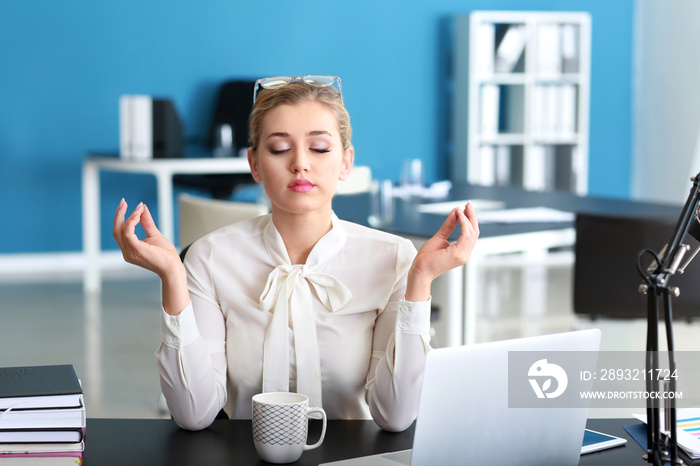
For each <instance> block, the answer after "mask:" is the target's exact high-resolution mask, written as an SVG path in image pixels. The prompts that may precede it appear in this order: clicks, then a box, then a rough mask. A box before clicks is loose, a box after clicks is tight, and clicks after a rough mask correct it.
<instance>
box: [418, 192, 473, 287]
mask: <svg viewBox="0 0 700 466" xmlns="http://www.w3.org/2000/svg"><path fill="white" fill-rule="evenodd" d="M458 223H459V226H460V228H461V234H460V235H459V238H458V239H457V241H456V242H454V243H450V242H449V241H448V238H449V236H450V234H452V231H453V230H454V229H455V227H456V226H457V224H458ZM478 237H479V222H478V221H477V218H476V212H475V211H474V206H473V205H472V204H471V203H470V202H468V203H467V205H466V206H465V207H464V210H461V209H458V208H455V209H454V210H453V211H452V212H450V214H449V216H448V217H447V219H446V220H445V222H444V223H443V224H442V226H441V227H440V230H438V232H437V233H436V234H435V236H433V237H432V238H430V239H429V240H428V241H426V242H425V244H423V246H422V247H421V248H420V249H419V250H418V254H416V258H415V259H414V260H413V265H412V266H411V269H410V270H409V272H408V284H407V288H406V299H407V300H408V301H425V300H427V299H428V298H430V285H431V283H432V282H433V280H435V279H436V278H437V277H439V276H440V275H442V274H443V273H445V272H447V271H449V270H451V269H453V268H455V267H459V266H462V265H464V264H466V263H467V261H468V260H469V258H470V257H471V253H472V250H473V249H474V245H475V244H476V240H477V238H478Z"/></svg>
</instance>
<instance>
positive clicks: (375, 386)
mask: <svg viewBox="0 0 700 466" xmlns="http://www.w3.org/2000/svg"><path fill="white" fill-rule="evenodd" d="M271 83H273V84H271ZM335 83H337V84H338V85H339V83H340V80H339V79H338V78H334V77H328V79H325V80H324V79H321V80H313V79H312V80H309V79H305V78H298V77H294V78H289V79H285V80H283V81H279V80H275V79H271V78H267V79H265V80H259V81H258V82H257V83H256V94H257V90H258V88H259V85H261V86H262V88H263V89H262V90H261V92H260V93H259V95H256V96H255V97H256V99H255V104H254V107H253V111H252V113H251V118H250V143H251V147H250V148H249V149H248V162H249V164H250V169H251V173H252V175H253V177H254V179H255V180H256V181H257V182H260V183H262V185H263V187H264V189H265V192H266V194H267V196H268V198H269V199H270V203H271V214H269V215H266V216H262V217H258V218H255V219H251V220H247V221H243V222H240V223H236V224H233V225H230V226H228V227H225V228H223V229H220V230H218V231H216V232H214V233H212V234H209V235H207V236H205V237H204V238H202V239H200V240H198V241H196V242H195V243H194V244H193V245H192V246H191V247H190V249H189V251H188V254H187V258H186V260H185V264H184V265H183V264H182V263H181V261H180V258H179V256H178V252H177V250H176V249H175V247H174V246H173V245H172V243H170V242H169V241H168V240H167V239H166V238H164V237H163V236H162V235H161V234H160V233H159V231H158V230H157V228H156V226H155V224H154V222H153V219H152V217H151V214H150V212H149V210H148V208H147V207H146V206H145V205H143V204H139V205H138V206H137V207H136V209H135V210H134V212H133V213H132V214H131V215H130V216H129V218H128V219H126V220H125V215H126V211H127V205H126V203H125V202H124V200H122V201H121V202H120V204H119V207H118V208H117V212H116V215H115V219H114V237H115V239H116V240H117V243H118V244H119V246H120V248H121V250H122V253H123V255H124V258H125V260H126V261H127V262H130V263H133V264H136V265H139V266H141V267H144V268H146V269H149V270H151V271H153V272H155V273H156V274H158V276H159V277H160V278H161V282H162V297H163V331H162V344H161V346H160V348H159V349H158V351H157V352H156V356H157V359H158V365H159V370H160V375H161V387H162V390H163V393H164V395H165V397H166V399H167V402H168V407H169V408H170V410H171V413H172V415H173V417H174V418H175V420H176V421H177V422H178V424H179V425H181V426H182V427H184V428H186V429H202V428H205V427H207V426H208V425H209V424H211V422H212V420H213V419H214V418H215V417H216V415H217V413H218V412H219V410H220V409H221V408H224V407H225V409H226V412H227V413H228V414H229V416H230V417H232V418H250V417H251V397H252V396H253V395H254V394H256V393H259V392H261V391H298V392H300V393H304V394H306V395H307V396H309V398H310V405H311V406H322V407H323V408H324V409H325V410H326V412H327V414H328V417H329V418H331V419H333V418H336V419H361V418H368V417H370V416H371V417H372V418H373V419H374V420H375V421H376V422H377V424H378V425H379V426H380V427H382V428H383V429H386V430H390V431H400V430H404V429H406V428H407V427H408V426H409V425H410V424H411V423H412V422H413V420H414V419H415V416H416V411H417V404H418V397H419V395H420V384H421V378H422V371H423V364H424V360H425V354H426V352H427V351H428V350H429V348H430V347H429V344H428V342H429V330H430V286H431V283H432V281H433V280H434V279H435V278H437V277H438V276H439V275H441V274H442V273H444V272H446V271H448V270H450V269H452V268H454V267H457V266H460V265H463V264H465V263H466V262H467V260H468V259H469V256H470V254H471V251H472V249H473V247H474V244H475V242H476V239H477V237H478V233H479V230H478V223H477V220H476V215H475V213H474V210H473V207H472V206H471V205H470V204H467V205H466V206H465V208H464V210H462V209H455V210H454V211H452V212H451V213H450V215H449V216H448V217H447V219H446V220H445V222H444V224H443V225H442V227H441V228H440V230H439V231H438V232H437V234H436V235H435V236H434V237H433V238H431V239H430V240H428V241H427V242H426V243H425V244H424V245H423V246H422V247H421V248H420V250H419V251H418V252H417V253H416V250H415V248H414V247H413V245H412V244H411V243H410V242H409V241H408V240H405V239H402V238H399V237H397V236H394V235H390V234H387V233H384V232H379V231H376V230H372V229H369V228H365V227H362V226H359V225H356V224H353V223H350V222H345V221H341V220H339V219H338V218H337V217H336V216H335V214H334V213H333V210H332V208H331V202H332V198H333V195H334V194H335V190H336V186H337V183H338V182H339V181H342V180H344V179H346V178H347V177H348V176H349V173H350V169H351V167H352V163H353V157H354V149H353V147H352V145H351V143H350V136H351V129H350V120H349V116H348V114H347V111H346V110H345V107H344V106H343V100H342V94H341V93H340V92H339V91H338V90H337V89H335V88H334V87H333V86H332V85H331V84H335ZM273 87H274V89H273ZM139 222H140V223H141V224H142V226H143V228H144V230H145V232H146V235H147V236H146V239H145V240H143V241H141V240H139V239H138V238H137V236H136V235H135V232H134V231H135V227H136V225H137V224H138V223H139ZM457 224H459V226H460V229H461V235H460V236H459V238H458V240H457V241H456V242H455V243H452V244H450V243H449V242H448V241H447V238H448V236H449V235H450V234H451V232H452V231H453V230H454V228H455V227H456V226H457Z"/></svg>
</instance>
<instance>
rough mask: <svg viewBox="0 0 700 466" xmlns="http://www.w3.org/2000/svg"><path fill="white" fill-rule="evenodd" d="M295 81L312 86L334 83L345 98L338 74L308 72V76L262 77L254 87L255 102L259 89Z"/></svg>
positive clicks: (274, 87)
mask: <svg viewBox="0 0 700 466" xmlns="http://www.w3.org/2000/svg"><path fill="white" fill-rule="evenodd" d="M293 82H301V83H304V84H306V85H307V86H311V87H331V86H333V85H334V84H337V85H338V91H339V92H340V98H341V99H342V98H343V86H342V84H341V82H340V78H339V77H337V76H328V75H325V74H308V75H306V76H271V77H269V78H261V79H258V80H257V81H255V88H254V89H253V103H255V100H256V99H257V97H258V91H259V89H260V88H262V89H279V88H281V87H284V86H286V85H287V84H291V83H293Z"/></svg>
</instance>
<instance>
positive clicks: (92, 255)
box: [82, 155, 250, 293]
mask: <svg viewBox="0 0 700 466" xmlns="http://www.w3.org/2000/svg"><path fill="white" fill-rule="evenodd" d="M100 170H105V171H113V172H124V173H142V174H151V175H153V176H155V178H156V183H157V196H158V197H157V199H158V219H157V223H158V228H159V229H160V231H161V233H163V235H164V236H165V237H166V238H169V239H171V240H172V239H174V234H175V225H174V215H173V211H174V199H173V175H176V174H186V175H201V174H236V173H250V167H249V166H248V160H247V159H246V158H244V157H184V158H172V159H165V158H163V159H150V160H127V159H121V158H119V157H116V156H99V155H88V156H87V157H86V159H85V161H84V162H83V187H82V189H83V193H82V196H83V253H84V254H85V262H86V263H85V272H84V275H83V288H84V290H85V291H86V292H90V293H97V292H100V290H101V287H102V279H101V273H100V264H99V256H100V251H101V250H102V246H101V240H100V238H101V231H100V222H101V218H102V212H101V211H100Z"/></svg>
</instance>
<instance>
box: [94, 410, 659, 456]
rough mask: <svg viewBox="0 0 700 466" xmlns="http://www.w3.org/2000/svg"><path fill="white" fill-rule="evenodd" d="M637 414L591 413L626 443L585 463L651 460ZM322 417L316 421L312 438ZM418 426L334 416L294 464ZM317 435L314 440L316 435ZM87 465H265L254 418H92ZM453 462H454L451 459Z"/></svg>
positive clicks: (364, 449) (364, 448)
mask: <svg viewBox="0 0 700 466" xmlns="http://www.w3.org/2000/svg"><path fill="white" fill-rule="evenodd" d="M636 422H638V421H636V420H632V419H591V420H589V421H588V427H589V428H591V429H594V430H598V431H602V432H606V433H609V434H612V435H617V436H619V437H623V438H626V439H627V445H626V446H623V447H618V448H612V449H609V450H605V451H602V452H596V453H590V454H587V455H583V456H582V457H581V462H580V464H581V465H584V466H585V465H623V464H624V465H628V464H631V465H634V464H639V465H643V464H647V463H646V462H644V460H643V459H642V455H643V454H644V451H643V450H642V449H641V447H639V445H638V444H637V443H636V442H635V441H634V440H633V439H632V438H631V437H630V436H629V435H628V434H627V432H626V431H625V430H624V428H623V427H624V426H625V425H629V424H634V423H636ZM319 432H320V423H319V422H318V421H312V429H311V440H314V439H316V438H318V434H319ZM413 433H414V431H413V428H412V427H411V428H410V429H408V430H407V431H405V432H401V433H389V432H384V431H382V430H381V429H379V427H377V425H376V424H375V423H374V421H329V422H328V431H327V432H326V439H325V441H324V442H323V444H322V445H321V447H319V448H317V449H315V450H310V451H307V452H305V453H304V454H303V455H302V457H301V459H300V460H299V461H298V462H296V463H293V464H296V465H318V464H319V463H323V462H328V461H335V460H339V459H344V458H352V457H356V456H363V455H370V454H374V453H382V452H387V451H398V450H405V449H408V448H411V444H412V441H413ZM314 441H315V440H314ZM83 459H84V464H85V466H92V465H98V466H111V465H120V466H122V465H125V464H128V465H151V466H157V465H163V466H166V465H167V466H180V465H182V466H185V465H192V466H202V465H207V466H210V465H226V466H231V465H242V466H246V465H265V464H268V463H265V462H263V461H262V460H260V458H259V457H258V455H257V453H256V451H255V447H254V446H253V436H252V432H251V425H250V421H228V420H217V421H214V423H213V424H212V426H211V427H209V428H208V429H205V430H202V431H199V432H189V431H185V430H182V429H180V428H179V427H178V426H177V425H176V424H175V422H174V421H171V420H167V419H88V422H87V431H86V435H85V452H84V456H83ZM450 466H452V465H450Z"/></svg>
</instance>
